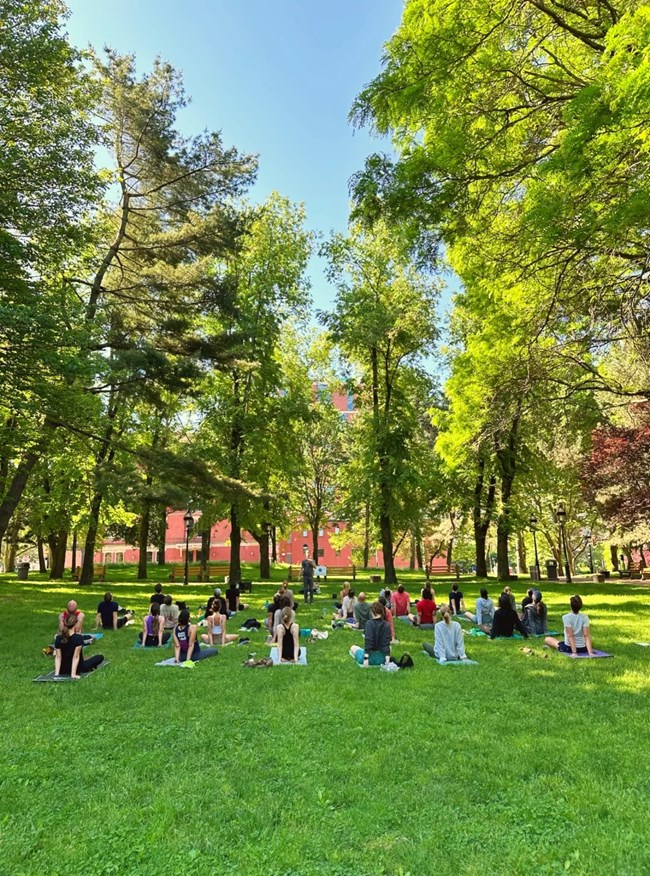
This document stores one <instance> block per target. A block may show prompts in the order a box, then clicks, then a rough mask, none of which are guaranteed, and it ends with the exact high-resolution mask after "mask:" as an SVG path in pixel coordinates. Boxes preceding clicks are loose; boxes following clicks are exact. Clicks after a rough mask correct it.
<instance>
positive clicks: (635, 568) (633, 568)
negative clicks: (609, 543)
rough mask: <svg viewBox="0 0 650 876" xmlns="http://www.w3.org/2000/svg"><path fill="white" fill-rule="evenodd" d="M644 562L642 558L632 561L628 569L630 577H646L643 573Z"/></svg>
mask: <svg viewBox="0 0 650 876" xmlns="http://www.w3.org/2000/svg"><path fill="white" fill-rule="evenodd" d="M643 569H644V564H643V563H642V562H641V561H640V560H636V561H634V562H631V563H630V565H629V566H628V569H627V574H628V577H629V578H645V575H644V573H643Z"/></svg>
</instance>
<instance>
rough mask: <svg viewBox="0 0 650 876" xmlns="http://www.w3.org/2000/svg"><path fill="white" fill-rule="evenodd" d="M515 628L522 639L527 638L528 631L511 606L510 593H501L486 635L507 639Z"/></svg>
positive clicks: (492, 637)
mask: <svg viewBox="0 0 650 876" xmlns="http://www.w3.org/2000/svg"><path fill="white" fill-rule="evenodd" d="M515 630H517V631H518V632H520V633H521V635H522V636H523V637H524V639H527V638H528V633H527V632H526V630H525V629H524V627H523V625H522V623H521V621H520V620H519V615H518V614H517V612H516V611H515V609H514V608H513V607H512V602H511V600H510V595H509V594H508V593H502V594H501V596H500V597H499V607H498V608H497V610H496V611H495V612H494V618H493V620H492V629H491V630H490V632H489V633H488V635H489V636H490V638H491V639H496V638H499V639H503V638H505V639H509V638H511V637H512V634H513V633H514V631H515Z"/></svg>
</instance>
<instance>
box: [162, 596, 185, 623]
mask: <svg viewBox="0 0 650 876" xmlns="http://www.w3.org/2000/svg"><path fill="white" fill-rule="evenodd" d="M180 611H181V610H180V608H179V607H178V605H176V604H175V603H174V602H172V597H171V594H170V593H167V594H166V596H165V601H164V602H163V604H162V605H161V606H160V614H161V615H162V617H163V620H164V621H165V629H166V630H173V629H174V627H175V626H176V624H177V623H178V615H179V614H180Z"/></svg>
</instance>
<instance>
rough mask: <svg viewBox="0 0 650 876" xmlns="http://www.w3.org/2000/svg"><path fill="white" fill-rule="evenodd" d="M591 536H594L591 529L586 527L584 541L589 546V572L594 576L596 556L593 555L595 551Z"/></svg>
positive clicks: (583, 531) (583, 534)
mask: <svg viewBox="0 0 650 876" xmlns="http://www.w3.org/2000/svg"><path fill="white" fill-rule="evenodd" d="M591 535H592V533H591V527H590V526H585V528H584V529H583V530H582V537H583V538H584V540H585V541H586V542H587V545H588V546H589V571H590V572H591V574H592V575H593V574H594V554H593V551H592V549H591Z"/></svg>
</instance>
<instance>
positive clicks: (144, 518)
mask: <svg viewBox="0 0 650 876" xmlns="http://www.w3.org/2000/svg"><path fill="white" fill-rule="evenodd" d="M152 480H153V479H152V478H151V476H148V477H147V486H151V483H152ZM150 524H151V501H150V500H149V499H144V500H143V502H142V514H141V515H140V526H139V527H138V581H146V580H147V548H148V547H149V528H150Z"/></svg>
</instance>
